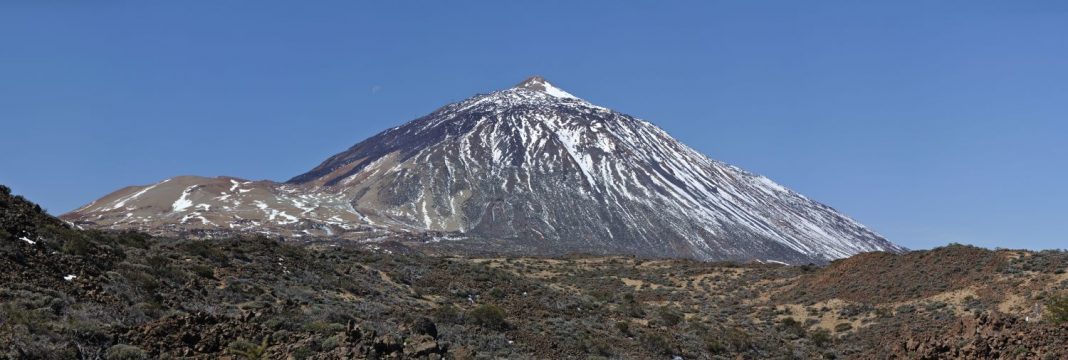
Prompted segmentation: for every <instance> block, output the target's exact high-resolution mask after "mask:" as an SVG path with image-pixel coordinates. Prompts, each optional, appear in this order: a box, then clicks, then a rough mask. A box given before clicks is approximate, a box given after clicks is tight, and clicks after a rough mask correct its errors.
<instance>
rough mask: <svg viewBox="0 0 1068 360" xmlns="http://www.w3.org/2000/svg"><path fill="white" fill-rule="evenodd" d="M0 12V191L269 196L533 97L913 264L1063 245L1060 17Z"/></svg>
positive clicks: (618, 11)
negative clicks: (548, 94)
mask: <svg viewBox="0 0 1068 360" xmlns="http://www.w3.org/2000/svg"><path fill="white" fill-rule="evenodd" d="M872 3H873V2H855V1H848V2H822V1H821V2H809V1H804V2H801V1H729V2H707V1H702V2H653V1H640V2H628V3H627V5H628V6H620V5H618V4H619V2H614V1H611V2H610V1H579V2H575V1H559V2H545V3H543V4H542V5H538V6H533V5H530V4H528V3H527V2H497V1H494V2H489V1H486V2H475V1H464V2H455V3H452V4H445V2H418V3H417V2H402V1H388V2H354V1H319V2H315V3H295V2H282V1H180V2H179V1H172V2H163V1H8V2H3V3H0V125H2V127H0V129H2V134H0V138H2V140H0V154H2V156H0V183H3V184H6V185H8V186H10V187H12V188H13V189H14V191H15V192H16V193H19V194H22V195H25V196H27V197H29V198H30V199H32V200H34V201H37V202H39V203H41V204H42V205H43V206H45V207H46V208H47V209H49V210H50V211H51V212H52V213H53V214H60V213H63V212H65V211H69V210H71V209H73V208H75V207H77V206H80V205H82V204H84V203H87V202H89V201H91V200H93V199H96V198H98V197H100V196H102V195H104V194H106V193H108V192H111V191H114V190H116V189H118V188H120V187H123V186H127V185H135V184H147V183H152V182H156V181H159V180H161V179H164V178H167V177H171V176H175V175H185V174H192V175H205V176H216V175H232V176H239V177H244V178H249V179H272V180H286V179H288V178H290V177H292V176H294V175H297V174H299V173H302V172H304V171H306V170H308V169H310V168H312V167H313V166H315V165H316V164H317V163H318V162H320V161H322V160H324V159H326V157H328V156H329V155H332V154H334V153H336V152H339V151H341V150H343V149H345V148H347V147H349V146H351V145H353V144H355V143H356V142H358V141H360V140H363V139H364V138H366V137H368V136H370V135H373V134H375V133H377V132H379V131H381V130H384V129H386V128H389V127H392V126H396V125H399V124H401V123H404V122H406V121H408V120H411V119H414V118H416V117H418V116H421V115H424V114H426V113H428V112H430V111H432V110H434V109H435V108H437V107H439V106H441V105H444V104H446V103H448V102H452V101H457V100H461V99H463V98H466V97H468V96H470V95H472V94H475V93H479V92H483V93H484V92H489V91H492V90H496V89H500V88H505V87H509V86H511V85H513V84H515V83H517V82H519V81H520V80H522V79H523V78H525V77H527V76H529V75H532V74H540V75H544V76H545V77H546V78H548V79H549V80H550V81H552V82H554V83H555V84H556V85H558V86H560V87H561V88H564V89H566V90H567V91H569V92H571V93H573V94H575V95H577V96H579V97H583V98H585V99H587V100H590V101H591V102H594V103H596V104H599V105H603V106H607V107H610V108H613V109H616V110H619V111H622V112H625V113H629V114H632V115H635V116H638V117H641V118H643V119H646V120H649V121H652V122H653V123H655V124H657V125H659V126H661V127H662V128H664V129H665V130H667V131H668V132H669V133H671V134H672V135H674V136H676V137H677V138H679V139H680V140H682V141H683V142H685V143H687V144H689V145H691V146H693V147H694V148H696V149H698V150H699V151H702V152H704V153H706V154H708V155H710V156H711V157H713V158H715V159H719V160H723V161H726V162H729V163H732V164H735V165H738V166H741V167H743V168H745V169H748V170H751V171H753V172H756V173H760V174H763V175H766V176H768V177H770V178H772V179H773V180H776V181H777V182H779V183H782V184H783V185H785V186H787V187H789V188H792V189H794V190H796V191H798V192H800V193H802V194H805V195H807V196H809V197H810V198H813V199H816V200H819V201H821V202H824V203H826V204H828V205H831V206H833V207H835V208H837V209H839V210H842V211H843V212H845V213H847V214H849V215H851V216H853V217H854V218H856V219H858V220H859V221H861V222H862V223H864V224H867V225H869V226H870V227H872V228H873V229H875V230H876V231H878V232H880V233H882V234H884V235H885V236H887V238H889V239H890V240H891V241H894V242H897V243H900V244H902V245H905V246H907V247H911V248H930V247H934V246H940V245H943V244H946V243H949V242H960V243H968V244H976V245H981V246H986V247H1010V248H1032V249H1039V248H1066V247H1068V245H1066V244H1068V237H1066V236H1065V235H1064V227H1065V224H1068V190H1066V188H1068V150H1066V149H1068V5H1066V4H1068V2H1057V1H1004V2H984V1H887V2H884V4H883V5H872Z"/></svg>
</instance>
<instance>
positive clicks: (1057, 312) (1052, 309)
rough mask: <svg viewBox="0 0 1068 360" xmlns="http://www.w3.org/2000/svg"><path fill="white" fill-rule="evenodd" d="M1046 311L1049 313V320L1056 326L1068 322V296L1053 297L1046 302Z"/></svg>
mask: <svg viewBox="0 0 1068 360" xmlns="http://www.w3.org/2000/svg"><path fill="white" fill-rule="evenodd" d="M1046 310H1047V311H1049V320H1050V321H1051V322H1053V323H1055V324H1060V323H1063V322H1066V321H1068V294H1065V295H1060V296H1053V297H1051V298H1050V299H1049V300H1046Z"/></svg>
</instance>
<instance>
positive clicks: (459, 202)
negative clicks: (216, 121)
mask: <svg viewBox="0 0 1068 360" xmlns="http://www.w3.org/2000/svg"><path fill="white" fill-rule="evenodd" d="M63 217H64V218H65V219H67V220H70V221H73V222H75V223H78V224H79V225H82V226H86V227H93V228H106V229H129V230H138V231H146V232H150V233H153V234H158V235H167V236H198V237H204V238H207V237H225V236H228V235H231V234H248V233H260V234H265V235H281V236H285V237H286V238H289V239H304V238H307V239H311V238H314V239H322V238H331V239H345V240H356V241H362V240H369V239H371V240H373V239H382V238H384V237H396V236H397V235H398V234H404V235H405V236H409V237H411V240H412V241H410V242H409V244H411V245H416V244H419V243H431V244H436V243H440V242H444V243H448V244H446V245H447V246H448V247H453V248H464V249H468V250H470V249H476V250H487V249H492V250H495V251H497V252H499V253H507V254H513V255H563V254H567V253H572V252H584V253H591V254H627V255H638V256H646V257H682V258H694V259H699V260H734V261H749V260H764V261H778V262H787V263H793V264H806V263H810V262H814V263H824V262H826V261H829V260H832V259H837V258H842V257H847V256H850V255H853V254H857V253H860V252H867V251H889V252H900V251H903V250H904V249H903V248H901V247H899V246H897V245H895V244H893V243H891V242H889V241H887V240H886V239H884V238H883V237H881V236H880V235H878V234H876V233H875V232H873V231H871V230H869V229H868V228H867V227H865V226H863V225H861V224H859V223H857V222H856V221H854V220H852V219H850V218H849V217H847V216H845V215H844V214H842V213H840V212H838V211H836V210H835V209H833V208H831V207H828V206H826V205H823V204H821V203H818V202H816V201H813V200H810V199H808V198H807V197H804V196H802V195H800V194H798V193H796V192H794V191H791V190H789V189H787V188H785V187H783V186H781V185H779V184H777V183H775V182H773V181H771V180H769V179H768V178H766V177H763V176H760V175H756V174H753V173H749V172H747V171H744V170H742V169H740V168H738V167H736V166H732V165H729V164H725V163H723V162H720V161H716V160H713V159H710V158H708V157H707V156H705V155H704V154H701V153H699V152H697V151H696V150H694V149H692V148H690V147H688V146H686V145H685V144H682V143H681V142H679V141H678V140H676V139H674V138H673V137H671V136H670V135H669V134H667V132H665V131H664V130H662V129H660V128H658V127H656V126H655V125H653V124H651V123H649V122H646V121H643V120H641V119H638V118H635V117H633V116H630V115H626V114H623V113H620V112H616V111H613V110H610V109H607V108H604V107H600V106H597V105H593V104H591V103H590V102H587V101H585V100H582V99H579V98H577V97H575V96H573V95H571V94H568V93H567V92H565V91H563V90H560V89H559V88H557V87H555V86H553V85H552V84H550V83H549V82H548V81H546V80H545V79H542V78H539V77H533V78H530V79H528V80H526V81H524V82H522V83H521V84H519V85H517V86H515V87H512V88H508V89H504V90H500V91H495V92H492V93H489V94H480V95H476V96H474V97H471V98H469V99H466V100H463V101H460V102H457V103H453V104H449V105H446V106H444V107H441V108H440V109H438V110H436V111H434V112H432V113H430V114H428V115H426V116H423V117H421V118H418V119H415V120H412V121H411V122H408V123H406V124H403V125H401V126H398V127H395V128H392V129H389V130H386V131H384V132H382V133H379V134H377V135H375V136H372V137H371V138H368V139H366V140H364V141H362V142H360V143H358V144H356V145H354V146H352V147H351V148H349V149H348V150H346V151H343V152H341V153H338V154H336V155H334V156H331V157H330V158H329V159H327V160H326V161H323V162H322V163H321V164H320V165H319V166H317V167H315V168H314V169H312V170H311V171H308V172H307V173H304V174H301V175H298V176H296V177H294V178H293V179H291V180H289V181H288V182H286V183H284V184H280V183H275V182H270V181H256V182H253V181H246V180H243V179H237V178H229V177H219V178H203V177H192V176H183V177H176V178H171V179H166V180H164V181H161V182H159V183H156V184H151V185H146V186H135V187H128V188H125V189H121V190H119V191H116V192H114V193H112V194H109V195H107V196H105V197H103V198H101V199H99V200H97V201H94V202H93V203H91V204H88V205H85V206H83V207H81V208H79V209H77V210H75V211H73V212H71V213H69V214H66V215H64V216H63Z"/></svg>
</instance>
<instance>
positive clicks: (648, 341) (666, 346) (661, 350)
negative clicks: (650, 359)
mask: <svg viewBox="0 0 1068 360" xmlns="http://www.w3.org/2000/svg"><path fill="white" fill-rule="evenodd" d="M642 345H644V346H645V348H646V350H649V352H651V353H653V354H659V355H671V353H672V352H673V351H672V348H671V343H670V342H668V340H667V338H664V336H663V335H660V334H656V333H645V334H643V335H642Z"/></svg>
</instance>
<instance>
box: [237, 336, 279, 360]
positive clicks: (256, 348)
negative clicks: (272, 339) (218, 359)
mask: <svg viewBox="0 0 1068 360" xmlns="http://www.w3.org/2000/svg"><path fill="white" fill-rule="evenodd" d="M268 339H269V337H266V336H265V337H263V341H260V344H259V345H256V344H253V343H251V342H248V341H246V340H244V339H239V340H237V341H234V342H232V343H230V345H229V346H227V350H228V351H229V352H230V353H231V354H234V355H237V356H238V357H240V358H244V359H266V358H267V341H268Z"/></svg>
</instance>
